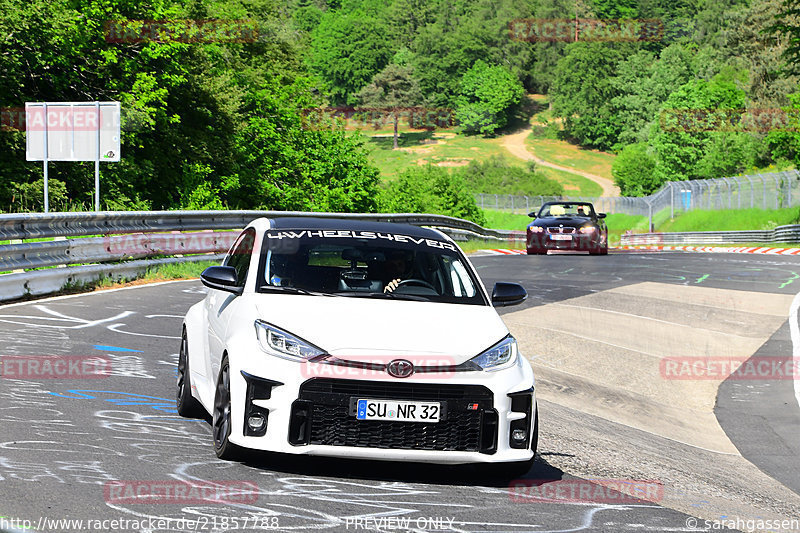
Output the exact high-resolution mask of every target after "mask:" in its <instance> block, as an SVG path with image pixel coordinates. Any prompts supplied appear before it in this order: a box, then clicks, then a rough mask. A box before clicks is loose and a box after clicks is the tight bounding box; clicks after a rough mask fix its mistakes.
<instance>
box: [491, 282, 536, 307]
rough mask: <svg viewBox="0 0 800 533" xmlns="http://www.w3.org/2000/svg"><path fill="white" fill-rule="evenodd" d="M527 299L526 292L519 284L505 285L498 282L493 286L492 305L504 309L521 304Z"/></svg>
mask: <svg viewBox="0 0 800 533" xmlns="http://www.w3.org/2000/svg"><path fill="white" fill-rule="evenodd" d="M527 297H528V291H526V290H525V288H524V287H523V286H522V285H520V284H519V283H506V282H504V281H499V282H497V283H495V284H494V290H493V291H492V305H493V306H494V307H506V306H509V305H517V304H521V303H522V302H524V301H525V299H526V298H527Z"/></svg>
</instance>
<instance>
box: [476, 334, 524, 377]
mask: <svg viewBox="0 0 800 533" xmlns="http://www.w3.org/2000/svg"><path fill="white" fill-rule="evenodd" d="M518 351H519V350H518V349H517V341H516V339H514V337H512V336H511V335H509V336H508V337H506V338H505V339H503V340H501V341H500V342H498V343H497V344H495V345H494V346H492V347H491V348H489V349H488V350H486V351H485V352H483V353H482V354H480V355H478V356H476V357H473V358H472V359H470V361H472V362H473V363H475V364H477V365H478V366H480V367H481V368H482V369H483V370H487V371H493V370H502V369H503V368H508V367H510V366H512V365H513V364H514V363H516V361H517V352H518Z"/></svg>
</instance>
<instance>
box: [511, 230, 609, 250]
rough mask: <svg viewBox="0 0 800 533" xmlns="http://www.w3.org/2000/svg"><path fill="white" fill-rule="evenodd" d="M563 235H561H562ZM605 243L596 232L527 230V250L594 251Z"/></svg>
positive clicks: (602, 237)
mask: <svg viewBox="0 0 800 533" xmlns="http://www.w3.org/2000/svg"><path fill="white" fill-rule="evenodd" d="M562 235H563V237H562ZM604 245H605V239H604V236H603V235H602V234H598V233H589V234H583V233H572V234H558V233H552V234H551V233H533V232H530V231H528V235H527V249H528V250H529V251H539V250H575V251H582V252H594V251H595V250H598V249H600V248H602V247H603V246H604Z"/></svg>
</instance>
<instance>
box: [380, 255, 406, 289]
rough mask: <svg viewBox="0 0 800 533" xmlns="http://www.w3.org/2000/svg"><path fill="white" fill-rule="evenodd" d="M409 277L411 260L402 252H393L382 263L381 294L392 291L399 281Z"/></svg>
mask: <svg viewBox="0 0 800 533" xmlns="http://www.w3.org/2000/svg"><path fill="white" fill-rule="evenodd" d="M409 277H411V258H410V257H409V256H408V254H407V253H406V252H404V251H402V250H395V251H393V252H391V253H390V254H389V255H387V257H386V261H384V262H383V273H382V275H381V281H382V282H383V284H384V287H383V292H384V293H389V292H392V291H394V290H395V289H396V288H397V286H398V285H399V284H400V282H401V281H403V280H404V279H408V278H409Z"/></svg>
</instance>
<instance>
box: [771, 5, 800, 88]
mask: <svg viewBox="0 0 800 533" xmlns="http://www.w3.org/2000/svg"><path fill="white" fill-rule="evenodd" d="M766 31H770V32H772V33H774V34H777V35H780V36H783V37H784V38H785V41H784V43H785V45H784V49H783V50H782V54H783V58H784V60H785V61H786V71H787V72H788V73H791V74H800V1H799V0H783V4H782V7H781V9H780V11H779V12H778V13H777V14H776V15H775V23H774V24H773V25H771V26H769V27H768V28H767V29H766Z"/></svg>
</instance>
